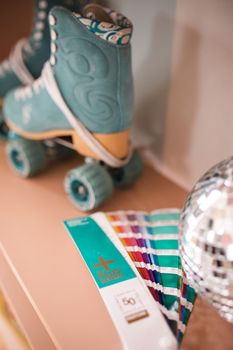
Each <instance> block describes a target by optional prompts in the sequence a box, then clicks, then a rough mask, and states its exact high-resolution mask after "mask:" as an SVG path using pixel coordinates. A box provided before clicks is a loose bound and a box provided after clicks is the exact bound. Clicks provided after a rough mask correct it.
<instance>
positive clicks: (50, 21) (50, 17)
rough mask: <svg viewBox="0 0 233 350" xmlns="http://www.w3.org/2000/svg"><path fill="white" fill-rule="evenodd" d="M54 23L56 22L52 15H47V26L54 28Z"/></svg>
mask: <svg viewBox="0 0 233 350" xmlns="http://www.w3.org/2000/svg"><path fill="white" fill-rule="evenodd" d="M56 22H57V19H56V17H55V16H53V15H49V24H50V25H51V26H54V25H55V24H56Z"/></svg>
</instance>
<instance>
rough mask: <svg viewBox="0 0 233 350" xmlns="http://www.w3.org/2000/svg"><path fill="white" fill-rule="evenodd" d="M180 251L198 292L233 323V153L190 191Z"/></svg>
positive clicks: (183, 214)
mask: <svg viewBox="0 0 233 350" xmlns="http://www.w3.org/2000/svg"><path fill="white" fill-rule="evenodd" d="M180 255H181V260H182V264H183V268H184V271H185V273H186V276H187V279H188V281H189V283H190V284H191V285H192V286H193V287H194V289H195V290H196V292H197V293H199V294H200V295H201V296H202V297H203V298H204V299H205V300H207V301H208V302H209V303H211V304H212V305H213V306H214V307H215V308H216V309H217V310H218V312H219V314H220V315H221V316H223V317H224V318H225V319H226V320H228V321H229V322H232V323H233V157H231V158H229V159H227V160H225V161H222V162H221V163H219V164H217V165H216V166H214V167H213V168H211V169H210V170H209V171H208V172H207V173H206V174H205V175H204V176H202V177H201V179H200V180H199V181H198V182H197V183H196V185H195V186H194V188H193V189H192V191H191V192H190V194H189V196H188V198H187V200H186V202H185V205H184V208H183V210H182V213H181V218H180Z"/></svg>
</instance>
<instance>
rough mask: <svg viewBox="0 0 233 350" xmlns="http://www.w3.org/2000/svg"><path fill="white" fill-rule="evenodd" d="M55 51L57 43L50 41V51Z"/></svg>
mask: <svg viewBox="0 0 233 350" xmlns="http://www.w3.org/2000/svg"><path fill="white" fill-rule="evenodd" d="M56 51H57V45H56V44H55V43H53V42H52V43H51V53H55V52H56Z"/></svg>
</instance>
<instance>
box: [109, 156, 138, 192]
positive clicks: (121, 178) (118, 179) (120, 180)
mask: <svg viewBox="0 0 233 350" xmlns="http://www.w3.org/2000/svg"><path fill="white" fill-rule="evenodd" d="M142 170H143V162H142V159H141V156H140V154H139V153H138V152H137V151H135V152H134V153H133V155H132V158H131V159H130V161H129V163H128V164H126V165H125V166H124V167H122V168H118V169H112V178H113V182H114V185H115V186H116V187H124V186H128V185H130V184H131V183H133V182H134V181H135V180H136V179H137V178H138V177H139V176H140V175H141V174H142Z"/></svg>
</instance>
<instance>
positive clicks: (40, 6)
mask: <svg viewBox="0 0 233 350" xmlns="http://www.w3.org/2000/svg"><path fill="white" fill-rule="evenodd" d="M38 6H39V8H40V9H46V8H47V7H48V3H47V1H45V0H41V1H39V5H38Z"/></svg>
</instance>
